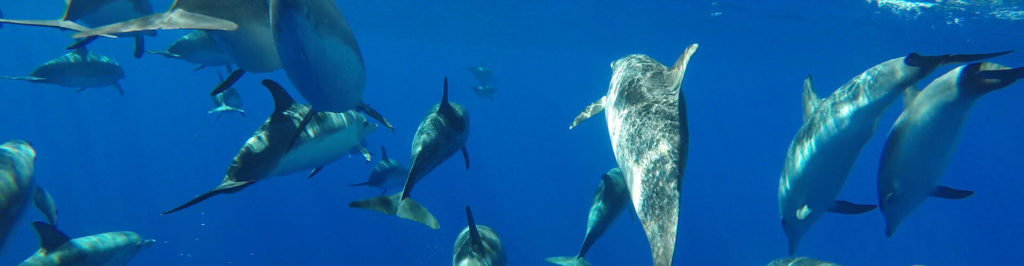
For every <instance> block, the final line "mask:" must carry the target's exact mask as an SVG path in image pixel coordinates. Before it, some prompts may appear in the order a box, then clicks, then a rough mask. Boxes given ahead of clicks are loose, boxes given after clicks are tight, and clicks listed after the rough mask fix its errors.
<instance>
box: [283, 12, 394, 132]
mask: <svg viewBox="0 0 1024 266" xmlns="http://www.w3.org/2000/svg"><path fill="white" fill-rule="evenodd" d="M270 12H271V16H270V24H271V27H272V28H273V32H274V43H275V45H276V47H277V53H278V56H280V60H281V66H282V68H284V71H285V73H286V74H288V79H290V80H291V81H292V84H294V85H295V89H296V90H298V91H299V93H300V94H302V97H303V98H305V99H306V101H308V102H309V104H310V105H311V106H313V110H317V111H328V112H344V111H348V110H352V109H357V110H362V111H364V112H365V113H366V114H367V115H369V116H370V117H373V118H374V119H376V120H377V121H379V122H380V123H381V124H383V125H384V126H385V127H387V128H388V129H391V131H394V127H393V126H391V123H389V122H388V121H387V119H384V117H383V116H381V115H380V114H379V113H378V112H377V111H375V110H373V109H372V108H370V107H369V105H366V104H364V103H363V87H364V85H365V84H366V70H365V69H364V67H363V56H362V54H361V53H360V52H359V44H358V43H356V38H355V35H353V34H352V29H350V28H349V27H348V23H347V22H345V17H344V16H342V15H341V11H339V10H338V7H337V6H336V5H335V4H334V1H332V0H271V1H270ZM306 120H307V121H308V118H307V119H306ZM304 125H305V122H304V123H303V124H300V126H299V128H302V127H303V126H304Z"/></svg>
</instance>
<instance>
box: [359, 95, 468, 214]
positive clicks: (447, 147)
mask: <svg viewBox="0 0 1024 266" xmlns="http://www.w3.org/2000/svg"><path fill="white" fill-rule="evenodd" d="M468 138H469V113H468V112H467V111H466V108H463V107H462V105H459V104H457V103H455V102H449V101H448V78H447V77H445V79H444V92H443V93H442V95H441V103H439V104H437V105H434V107H433V108H432V109H431V110H430V113H428V114H427V117H425V118H423V121H422V122H420V125H419V127H418V128H416V135H415V136H414V137H413V140H412V165H411V166H410V167H409V173H408V175H407V176H406V180H405V185H404V186H403V187H402V192H400V193H397V194H393V195H390V196H380V197H375V198H370V199H366V200H361V201H356V202H352V203H350V204H349V205H348V206H349V207H353V208H362V209H368V210H375V211H379V212H383V213H385V214H388V215H395V216H398V217H399V218H404V219H409V220H413V221H416V222H419V223H421V224H423V225H426V226H429V227H430V228H432V229H438V228H440V225H438V224H437V220H436V219H434V216H433V214H430V212H429V211H427V209H426V208H424V207H423V206H421V205H420V204H419V203H416V202H415V201H413V200H412V198H411V197H409V193H410V192H412V188H413V186H415V185H416V183H418V182H419V181H420V180H423V178H424V177H426V175H427V174H428V173H430V171H433V170H434V168H436V167H437V166H438V165H440V164H441V163H442V162H444V161H445V160H447V159H448V158H449V157H451V156H452V155H454V154H455V153H456V152H458V151H459V150H462V158H463V160H464V161H465V162H466V170H469V153H467V152H466V139H468Z"/></svg>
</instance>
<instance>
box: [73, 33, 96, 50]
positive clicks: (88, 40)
mask: <svg viewBox="0 0 1024 266" xmlns="http://www.w3.org/2000/svg"><path fill="white" fill-rule="evenodd" d="M96 38H99V36H90V37H87V38H81V39H77V40H75V43H73V44H71V45H69V46H68V48H67V49H68V50H77V49H79V48H85V46H86V45H89V44H90V43H92V42H93V41H95V40H96Z"/></svg>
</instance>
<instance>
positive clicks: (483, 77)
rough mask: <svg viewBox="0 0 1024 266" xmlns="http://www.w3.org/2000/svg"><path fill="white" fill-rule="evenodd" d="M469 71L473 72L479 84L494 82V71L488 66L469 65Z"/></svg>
mask: <svg viewBox="0 0 1024 266" xmlns="http://www.w3.org/2000/svg"><path fill="white" fill-rule="evenodd" d="M469 71H470V72H473V76H474V77H476V80H477V81H478V82H479V83H480V84H481V85H487V84H491V83H494V72H492V71H491V69H490V68H487V67H485V66H475V67H469Z"/></svg>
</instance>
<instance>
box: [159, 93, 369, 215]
mask: <svg viewBox="0 0 1024 266" xmlns="http://www.w3.org/2000/svg"><path fill="white" fill-rule="evenodd" d="M263 85H264V86H266V87H267V89H268V90H270V94H271V95H272V96H273V97H274V112H273V113H271V114H270V117H269V118H267V121H266V122H264V123H263V125H262V126H260V128H259V129H257V130H256V132H255V133H253V135H252V137H250V138H249V140H248V141H246V142H245V146H242V149H241V150H240V151H238V155H235V159H234V160H233V161H232V163H231V166H230V167H228V171H227V174H225V176H224V181H222V182H221V184H220V185H219V186H217V187H216V188H214V189H213V190H210V191H209V192H206V193H204V194H202V195H199V196H198V197H196V198H194V199H192V200H190V201H188V202H186V203H185V204H183V205H181V206H178V207H177V208H174V209H172V210H170V211H167V212H164V213H163V214H168V213H172V212H176V211H179V210H181V209H184V208H187V207H189V206H192V205H195V204H196V203H199V202H200V201H203V200H205V199H207V198H209V197H212V196H214V195H217V194H221V193H234V192H238V191H240V190H242V189H243V188H245V187H247V186H249V185H252V184H253V183H255V182H256V181H260V180H263V179H267V178H270V177H274V176H280V175H287V174H291V173H295V172H298V171H302V170H309V169H314V168H315V170H313V172H314V174H315V173H316V172H318V171H319V170H320V169H321V168H323V166H324V165H327V164H329V163H331V162H334V161H335V160H338V159H340V158H341V157H343V156H345V155H346V154H348V153H349V151H350V150H351V149H352V148H353V147H355V146H356V145H359V143H360V141H362V139H363V138H364V137H366V135H367V134H369V133H370V132H373V130H375V129H377V124H373V123H369V121H367V120H366V117H363V116H362V115H360V114H359V113H356V112H354V111H349V112H344V113H331V112H318V113H316V114H314V115H313V119H312V122H310V123H309V126H308V127H306V129H305V130H302V131H301V133H300V134H302V135H301V136H299V137H298V141H297V142H296V143H295V146H293V147H292V148H291V149H288V147H287V144H288V143H289V142H290V141H291V140H292V139H293V138H294V136H293V134H297V131H296V130H295V129H296V127H297V126H298V124H299V121H300V120H301V119H302V117H303V116H305V115H306V113H307V112H309V111H310V108H309V106H308V105H304V104H298V103H296V102H295V101H294V100H292V97H291V96H288V93H287V92H285V90H284V88H282V87H281V85H279V84H277V83H276V82H274V81H272V80H269V79H265V80H263Z"/></svg>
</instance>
